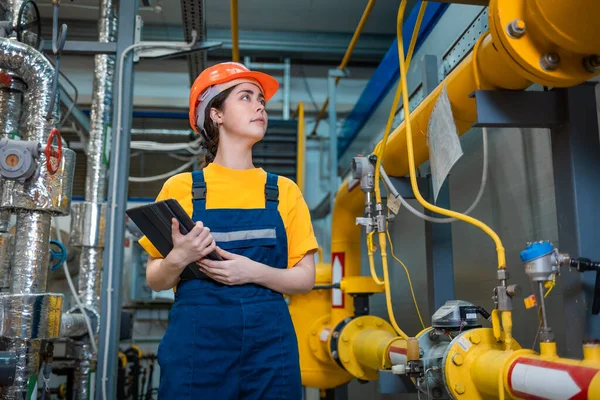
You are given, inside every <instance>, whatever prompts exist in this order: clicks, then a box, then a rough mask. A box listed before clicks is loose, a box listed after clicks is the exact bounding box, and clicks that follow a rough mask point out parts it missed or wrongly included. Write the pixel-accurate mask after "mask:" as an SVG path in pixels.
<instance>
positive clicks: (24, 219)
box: [0, 2, 62, 399]
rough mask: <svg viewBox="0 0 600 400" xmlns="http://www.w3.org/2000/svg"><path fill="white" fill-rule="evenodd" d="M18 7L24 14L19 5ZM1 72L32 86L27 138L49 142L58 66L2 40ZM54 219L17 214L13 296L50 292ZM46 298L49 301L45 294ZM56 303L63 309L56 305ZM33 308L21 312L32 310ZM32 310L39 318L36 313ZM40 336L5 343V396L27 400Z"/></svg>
mask: <svg viewBox="0 0 600 400" xmlns="http://www.w3.org/2000/svg"><path fill="white" fill-rule="evenodd" d="M16 3H21V2H11V5H12V6H15V7H16ZM14 9H15V8H13V10H14ZM16 9H17V10H18V7H16ZM0 69H1V70H6V71H10V73H11V74H14V75H15V76H18V77H19V78H20V79H22V80H23V82H24V83H25V85H26V87H27V91H26V92H25V96H24V99H23V100H24V101H23V103H24V105H25V108H24V110H23V116H22V118H21V123H22V125H21V127H20V131H21V133H22V138H23V139H24V140H30V141H38V142H40V143H45V142H46V140H47V137H48V134H49V133H50V130H51V129H52V128H54V127H55V126H56V122H57V120H58V102H55V104H56V107H54V110H53V112H52V114H51V118H50V120H47V119H46V115H47V111H48V107H49V105H50V97H51V95H52V81H53V79H54V68H53V67H52V65H51V64H50V62H49V61H48V60H47V59H46V58H45V57H44V56H43V55H42V54H41V53H39V52H38V51H37V50H35V49H33V48H32V47H29V46H27V45H25V44H23V43H18V42H16V41H14V40H9V39H5V38H0ZM34 179H35V178H34ZM50 219H51V214H50V213H49V212H47V211H31V210H17V232H16V235H15V245H14V256H13V268H12V273H11V285H10V288H11V292H12V294H13V295H16V294H18V295H23V294H33V295H37V294H43V293H44V292H45V290H46V276H47V274H46V272H47V269H48V241H49V237H50ZM41 296H42V297H41V298H43V295H41ZM60 299H62V298H60ZM59 302H62V300H59ZM34 304H36V302H34ZM53 304H54V305H55V306H58V303H56V301H55V302H54V303H53ZM60 307H62V303H61V304H60ZM28 310H29V309H27V310H22V311H18V312H29V311H28ZM31 312H32V313H33V314H35V310H34V309H32V310H31ZM33 314H32V315H33ZM13 317H16V316H13ZM32 329H33V330H32ZM37 337H39V336H38V335H37V332H35V327H34V326H33V325H23V326H22V329H20V330H19V332H18V335H16V337H13V338H10V339H9V340H3V342H4V343H6V344H7V345H8V349H9V350H14V351H15V352H16V353H17V370H16V376H15V385H14V386H11V387H9V388H6V389H5V390H4V391H3V392H2V398H4V399H21V398H25V397H26V395H27V389H28V388H27V385H28V381H29V378H30V377H31V376H32V375H36V374H37V368H39V352H40V339H36V338H37Z"/></svg>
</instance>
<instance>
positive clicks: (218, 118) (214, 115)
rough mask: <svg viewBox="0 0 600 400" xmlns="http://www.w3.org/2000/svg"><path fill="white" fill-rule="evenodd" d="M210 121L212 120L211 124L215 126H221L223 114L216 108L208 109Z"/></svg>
mask: <svg viewBox="0 0 600 400" xmlns="http://www.w3.org/2000/svg"><path fill="white" fill-rule="evenodd" d="M210 119H212V121H213V123H216V124H217V125H222V124H223V113H222V112H221V111H219V110H217V109H216V108H211V109H210Z"/></svg>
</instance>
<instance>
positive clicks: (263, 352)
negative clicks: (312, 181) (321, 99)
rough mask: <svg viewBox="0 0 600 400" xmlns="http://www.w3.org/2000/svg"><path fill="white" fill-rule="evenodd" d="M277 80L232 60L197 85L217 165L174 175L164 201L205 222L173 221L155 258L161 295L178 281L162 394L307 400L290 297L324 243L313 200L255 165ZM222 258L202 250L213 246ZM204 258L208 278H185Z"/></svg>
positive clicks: (153, 281) (217, 399) (150, 270)
mask: <svg viewBox="0 0 600 400" xmlns="http://www.w3.org/2000/svg"><path fill="white" fill-rule="evenodd" d="M278 88H279V84H278V83H277V81H276V80H275V79H274V78H272V77H271V76H269V75H266V74H263V73H259V72H253V71H250V70H248V69H247V68H246V67H245V66H244V65H242V64H239V63H233V62H226V63H221V64H217V65H215V66H213V67H210V68H207V69H206V70H204V71H203V72H202V73H201V74H200V75H199V76H198V78H197V79H196V81H195V82H194V85H193V86H192V89H191V93H190V103H189V104H190V123H191V126H192V128H193V129H194V131H196V132H197V133H199V134H200V135H201V137H202V138H203V141H204V143H205V145H206V148H207V150H208V159H207V161H208V162H209V163H208V165H207V166H206V167H205V168H204V169H201V170H198V171H194V172H192V173H183V174H179V175H176V176H174V177H172V178H170V179H169V180H168V181H167V182H166V183H165V184H164V186H163V188H162V190H161V192H160V194H159V195H158V198H157V201H159V200H162V199H168V198H175V199H177V200H178V201H179V202H180V203H181V205H182V207H183V208H184V209H185V210H186V211H187V212H188V214H189V215H190V216H191V217H192V219H193V220H194V221H195V222H196V226H195V227H194V229H193V230H192V231H191V232H190V233H188V234H187V235H182V234H180V233H179V229H178V225H177V222H176V221H173V225H172V227H171V228H172V238H173V243H174V246H173V250H172V251H171V252H170V253H169V254H168V255H167V256H166V257H164V258H162V256H161V254H160V253H159V252H158V251H157V250H156V249H155V248H154V247H153V246H152V244H150V243H149V241H148V240H147V239H146V238H144V239H142V240H141V241H140V244H142V246H144V248H145V249H146V250H147V251H148V253H149V254H150V258H149V260H148V265H147V271H146V278H147V281H148V285H149V286H150V287H151V288H152V289H153V290H155V291H160V290H167V289H170V288H173V287H175V286H176V288H175V304H174V306H173V308H172V311H171V315H170V322H169V327H168V329H167V332H166V333H165V335H164V337H163V339H162V341H161V343H160V346H159V350H158V361H159V364H160V368H161V378H160V388H159V397H160V398H161V399H202V400H204V399H206V400H228V399H256V400H259V399H260V400H268V399H286V400H287V399H293V400H296V399H298V400H299V399H300V398H301V391H302V386H301V380H300V368H299V360H298V347H297V346H298V344H297V339H296V335H295V331H294V327H293V325H292V320H291V317H290V315H289V311H288V309H287V304H286V303H285V300H284V298H283V295H282V293H285V294H296V293H305V292H308V291H310V290H311V289H312V287H313V285H314V280H315V266H314V259H313V254H314V252H315V251H316V250H317V242H316V239H315V236H314V232H313V229H312V224H311V221H310V216H309V212H308V208H307V206H306V203H305V202H304V199H303V197H302V194H301V192H300V191H299V189H298V187H297V186H296V185H295V184H294V183H293V182H292V181H291V180H289V179H286V178H283V177H278V176H276V175H272V174H270V173H267V172H265V171H264V170H263V169H261V168H255V167H254V166H253V164H252V146H253V145H254V144H255V143H257V142H258V141H260V140H261V139H262V138H263V136H264V135H265V132H266V129H267V112H266V111H265V103H266V102H267V101H268V100H269V99H270V98H271V97H272V96H273V95H274V94H275V92H276V91H277V89H278ZM215 249H216V251H217V253H218V254H219V255H220V256H221V258H223V260H222V261H213V260H209V259H208V258H205V256H206V255H208V254H209V253H211V252H212V251H213V250H215ZM194 262H197V268H199V269H200V270H201V271H202V272H203V273H204V274H205V276H203V277H202V278H201V279H189V280H180V278H179V276H180V274H181V273H182V271H183V270H184V268H185V267H186V266H187V265H188V264H190V263H194Z"/></svg>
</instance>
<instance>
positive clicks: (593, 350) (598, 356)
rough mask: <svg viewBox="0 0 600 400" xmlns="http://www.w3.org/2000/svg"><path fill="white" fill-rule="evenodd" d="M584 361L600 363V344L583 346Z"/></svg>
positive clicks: (585, 344) (594, 343)
mask: <svg viewBox="0 0 600 400" xmlns="http://www.w3.org/2000/svg"><path fill="white" fill-rule="evenodd" d="M583 359H584V360H588V361H596V362H598V361H600V344H598V343H597V342H593V343H584V344H583Z"/></svg>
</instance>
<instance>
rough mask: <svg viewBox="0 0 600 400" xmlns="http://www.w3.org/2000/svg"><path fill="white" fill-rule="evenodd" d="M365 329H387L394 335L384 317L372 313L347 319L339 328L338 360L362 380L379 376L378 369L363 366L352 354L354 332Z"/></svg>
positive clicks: (392, 329)
mask: <svg viewBox="0 0 600 400" xmlns="http://www.w3.org/2000/svg"><path fill="white" fill-rule="evenodd" d="M366 330H379V331H387V332H389V333H390V334H392V335H393V336H396V335H397V334H396V331H395V330H394V328H393V327H392V326H391V325H390V324H389V323H388V322H387V321H385V320H384V319H382V318H379V317H375V316H372V315H364V316H361V317H357V318H354V319H353V320H352V321H349V322H348V323H347V324H346V325H345V326H344V327H343V328H342V330H341V332H340V336H339V340H338V344H337V348H338V354H339V358H338V362H341V365H342V366H343V368H344V369H345V370H346V371H348V372H349V373H351V374H352V375H353V376H355V377H357V378H358V379H362V380H375V379H377V378H378V377H379V371H378V370H376V369H371V368H368V367H363V366H361V365H360V364H359V363H358V360H357V359H356V356H355V354H354V349H353V345H354V340H353V339H354V337H355V335H356V334H358V333H360V332H362V331H366Z"/></svg>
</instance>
